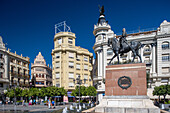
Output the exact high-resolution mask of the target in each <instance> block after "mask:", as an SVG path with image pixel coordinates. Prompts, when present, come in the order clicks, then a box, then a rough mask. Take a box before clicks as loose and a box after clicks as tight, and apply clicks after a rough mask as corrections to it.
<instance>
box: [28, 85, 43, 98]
mask: <svg viewBox="0 0 170 113" xmlns="http://www.w3.org/2000/svg"><path fill="white" fill-rule="evenodd" d="M39 94H40V91H39V89H37V88H33V87H32V88H30V89H29V94H28V96H29V97H32V96H34V97H36V96H39Z"/></svg>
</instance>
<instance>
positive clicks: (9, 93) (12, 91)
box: [5, 89, 15, 99]
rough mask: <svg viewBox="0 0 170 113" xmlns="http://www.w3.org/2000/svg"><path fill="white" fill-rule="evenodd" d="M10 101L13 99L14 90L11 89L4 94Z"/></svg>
mask: <svg viewBox="0 0 170 113" xmlns="http://www.w3.org/2000/svg"><path fill="white" fill-rule="evenodd" d="M5 95H7V96H8V97H9V98H10V99H11V98H14V95H15V94H14V90H13V89H7V92H6V93H5Z"/></svg>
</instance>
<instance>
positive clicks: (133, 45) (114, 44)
mask: <svg viewBox="0 0 170 113" xmlns="http://www.w3.org/2000/svg"><path fill="white" fill-rule="evenodd" d="M110 45H111V48H112V50H113V52H114V56H113V57H112V59H111V60H110V62H109V65H110V64H111V62H112V60H113V59H114V58H115V57H116V56H117V60H118V64H119V54H121V55H123V54H124V53H128V52H129V51H132V53H133V60H132V62H134V59H135V57H136V56H138V57H139V59H140V62H142V58H141V56H140V54H139V49H140V48H141V47H142V44H141V43H140V42H138V41H131V42H130V43H127V42H126V43H124V44H123V50H122V49H121V47H120V42H119V41H118V40H117V38H112V39H108V46H110Z"/></svg>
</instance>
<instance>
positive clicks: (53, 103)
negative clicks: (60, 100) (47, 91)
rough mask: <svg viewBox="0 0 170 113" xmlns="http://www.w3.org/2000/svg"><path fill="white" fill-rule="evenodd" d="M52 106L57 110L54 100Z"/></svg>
mask: <svg viewBox="0 0 170 113" xmlns="http://www.w3.org/2000/svg"><path fill="white" fill-rule="evenodd" d="M52 106H53V109H54V108H55V102H54V100H52Z"/></svg>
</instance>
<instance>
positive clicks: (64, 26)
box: [55, 21, 71, 34]
mask: <svg viewBox="0 0 170 113" xmlns="http://www.w3.org/2000/svg"><path fill="white" fill-rule="evenodd" d="M59 32H71V29H70V27H69V26H68V25H67V24H66V21H63V22H60V23H58V24H55V34H56V33H59Z"/></svg>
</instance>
